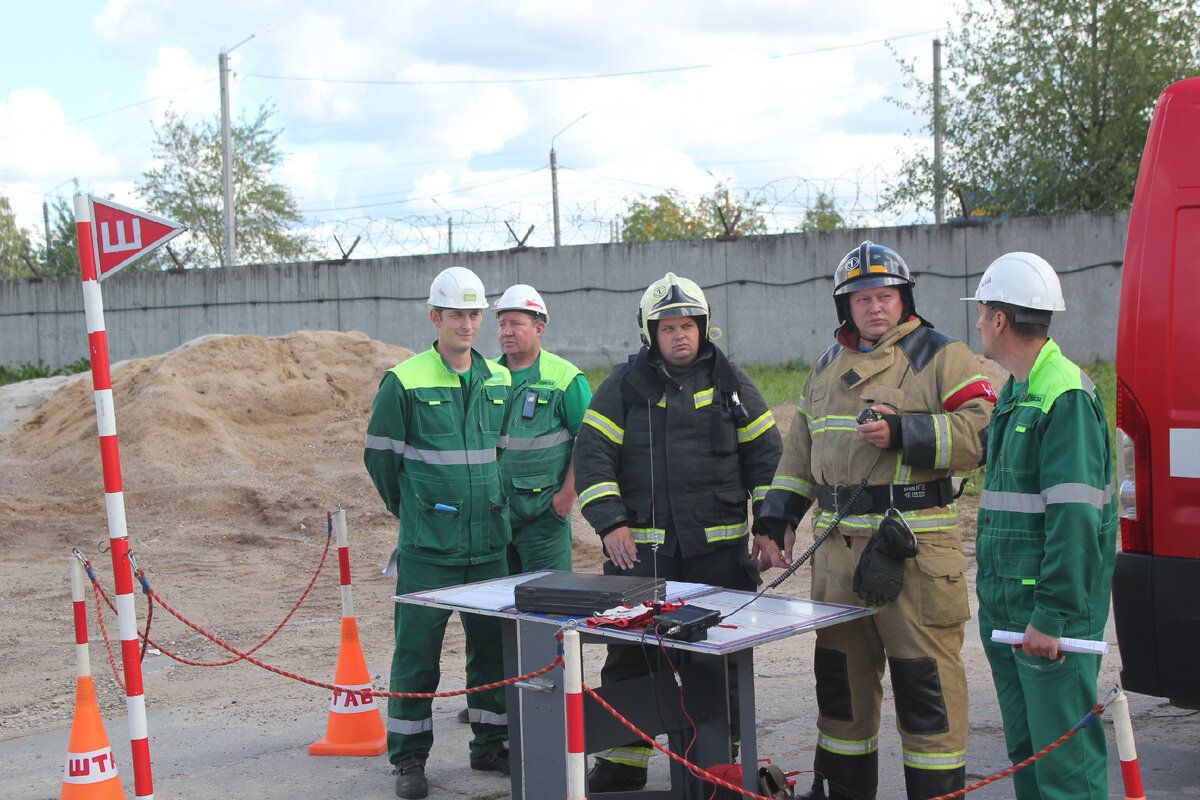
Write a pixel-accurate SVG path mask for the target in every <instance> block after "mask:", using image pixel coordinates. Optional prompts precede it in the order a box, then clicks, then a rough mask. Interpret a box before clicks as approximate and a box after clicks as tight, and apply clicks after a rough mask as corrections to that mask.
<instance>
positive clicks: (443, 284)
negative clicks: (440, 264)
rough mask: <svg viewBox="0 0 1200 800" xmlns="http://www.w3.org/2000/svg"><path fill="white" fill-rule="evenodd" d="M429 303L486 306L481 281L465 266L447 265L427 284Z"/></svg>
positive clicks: (467, 306) (442, 306)
mask: <svg viewBox="0 0 1200 800" xmlns="http://www.w3.org/2000/svg"><path fill="white" fill-rule="evenodd" d="M429 305H431V306H434V307H435V308H487V307H488V302H487V296H486V295H485V293H484V291H483V281H481V280H479V276H478V275H476V274H475V273H474V272H471V270H469V269H467V268H466V267H448V268H447V269H444V270H442V271H441V272H439V273H438V276H437V277H436V278H434V279H433V283H431V284H429Z"/></svg>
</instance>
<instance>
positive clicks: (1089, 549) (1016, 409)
mask: <svg viewBox="0 0 1200 800" xmlns="http://www.w3.org/2000/svg"><path fill="white" fill-rule="evenodd" d="M964 299H967V300H974V301H976V302H977V303H978V309H979V321H978V322H977V323H976V325H975V327H976V328H977V329H978V330H979V333H980V335H981V337H982V340H983V354H984V355H985V356H987V357H988V358H991V359H993V360H994V361H996V362H998V363H999V364H1000V365H1001V366H1003V367H1004V368H1006V369H1008V370H1009V371H1010V372H1011V373H1012V376H1011V377H1009V379H1008V382H1007V383H1005V384H1004V388H1003V389H1002V390H1001V391H1000V399H999V401H998V402H997V403H996V409H995V411H993V412H992V420H991V426H990V430H989V436H988V450H987V453H988V468H987V475H986V477H985V478H984V484H983V492H982V494H980V496H979V524H978V534H977V537H976V540H975V558H976V560H977V561H978V562H979V572H978V576H977V578H976V582H975V586H976V591H977V593H978V594H979V632H980V636H981V638H982V639H983V646H984V647H983V649H984V652H985V653H987V657H988V662H989V663H990V664H991V667H992V679H993V680H994V682H995V684H996V696H997V699H998V700H999V701H1000V712H1001V715H1002V716H1003V718H1004V738H1005V740H1006V741H1007V743H1008V756H1009V758H1010V759H1012V761H1013V763H1014V764H1015V763H1018V762H1020V761H1023V760H1024V759H1026V758H1029V757H1030V756H1031V755H1033V754H1034V753H1036V752H1038V751H1039V750H1041V749H1042V748H1043V747H1045V746H1046V745H1048V744H1050V743H1051V742H1053V741H1054V740H1055V739H1057V738H1058V737H1059V736H1061V735H1063V734H1064V733H1066V732H1067V731H1069V730H1071V729H1072V728H1073V727H1074V726H1075V724H1076V723H1078V722H1079V721H1080V720H1081V719H1083V717H1084V716H1085V715H1086V714H1087V713H1088V711H1090V710H1091V709H1092V707H1093V706H1094V705H1095V704H1096V695H1097V693H1096V681H1097V679H1098V677H1099V673H1100V656H1099V655H1098V654H1094V653H1061V652H1060V651H1059V642H1060V640H1061V639H1062V638H1063V637H1069V638H1073V639H1094V640H1098V639H1103V638H1104V626H1105V623H1106V622H1107V621H1108V601H1109V594H1110V591H1111V581H1112V573H1113V563H1114V561H1115V559H1116V531H1117V498H1116V491H1115V485H1114V478H1113V460H1112V448H1111V446H1110V443H1109V438H1108V421H1107V418H1106V416H1105V414H1104V407H1103V406H1102V405H1101V404H1100V398H1099V396H1098V395H1097V394H1096V387H1095V385H1094V384H1093V383H1092V381H1091V379H1090V378H1089V377H1088V375H1087V373H1085V372H1084V371H1083V370H1081V369H1080V368H1079V367H1078V366H1076V365H1075V364H1073V363H1071V362H1070V361H1068V360H1067V358H1066V357H1065V356H1064V355H1063V354H1062V351H1061V350H1059V348H1058V345H1057V344H1056V343H1055V342H1054V340H1053V339H1051V338H1050V317H1051V315H1052V314H1053V313H1054V312H1056V311H1064V310H1066V304H1065V303H1064V302H1063V296H1062V287H1061V285H1060V284H1059V280H1058V275H1057V274H1055V272H1054V269H1053V268H1052V267H1051V266H1050V265H1049V264H1048V263H1046V261H1045V259H1043V258H1041V257H1040V256H1036V255H1034V254H1033V253H1020V252H1018V253H1007V254H1005V255H1003V256H1001V257H1000V258H998V259H996V260H995V261H993V262H992V264H991V266H989V267H988V268H987V270H986V271H985V272H984V273H983V277H982V278H981V279H980V281H979V288H978V289H976V290H975V296H974V297H969V298H964ZM993 630H1003V631H1014V632H1017V633H1021V634H1024V641H1023V642H1022V644H1021V646H1020V648H1019V649H1016V648H1014V647H1012V646H1011V645H1008V644H1000V643H996V642H993V641H991V636H992V631H993ZM1107 764H1108V758H1107V751H1106V748H1105V743H1104V729H1103V728H1102V727H1101V726H1100V725H1098V724H1092V725H1089V726H1088V727H1086V728H1083V729H1081V730H1080V731H1078V732H1077V733H1076V734H1075V735H1074V736H1073V737H1071V738H1070V739H1068V740H1067V741H1066V742H1065V743H1063V744H1062V745H1061V746H1059V747H1058V748H1057V749H1055V750H1054V751H1053V752H1051V753H1049V754H1048V755H1046V756H1045V757H1043V758H1040V759H1038V760H1037V761H1035V762H1034V763H1033V765H1032V766H1030V767H1027V768H1026V769H1023V770H1020V771H1018V772H1017V773H1016V774H1014V775H1013V788H1014V790H1015V791H1016V796H1017V798H1018V800H1074V799H1075V798H1078V800H1101V799H1102V798H1107V797H1108V796H1109V792H1108V766H1107Z"/></svg>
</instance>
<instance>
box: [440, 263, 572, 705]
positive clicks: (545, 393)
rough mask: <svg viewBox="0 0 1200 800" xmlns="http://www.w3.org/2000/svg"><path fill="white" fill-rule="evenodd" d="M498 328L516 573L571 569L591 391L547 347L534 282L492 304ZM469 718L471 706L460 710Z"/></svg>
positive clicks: (503, 460)
mask: <svg viewBox="0 0 1200 800" xmlns="http://www.w3.org/2000/svg"><path fill="white" fill-rule="evenodd" d="M492 311H493V313H495V315H496V318H497V321H498V322H499V325H500V334H499V338H500V350H501V352H502V355H501V356H500V359H499V360H500V363H501V364H503V365H504V366H506V367H507V368H508V370H509V372H510V373H511V374H512V382H513V400H512V403H511V404H510V405H509V411H508V420H509V421H508V435H507V436H505V437H503V438H502V439H501V441H500V448H501V451H500V473H501V475H502V476H503V480H504V491H505V493H506V494H507V495H508V503H509V512H510V515H511V520H512V543H511V544H509V546H508V569H509V572H510V573H511V574H513V575H518V574H520V573H522V572H534V571H536V570H540V569H558V570H563V571H567V572H569V571H570V570H571V519H570V514H571V506H573V505H574V504H575V498H576V497H577V495H576V494H575V470H574V469H573V466H572V462H571V451H572V449H573V447H574V444H575V435H576V434H578V433H579V426H580V425H581V424H582V422H583V415H584V413H586V412H587V407H588V403H590V402H591V400H592V389H591V387H590V386H588V382H587V378H585V377H584V376H583V373H582V372H580V371H579V368H578V367H576V366H575V365H574V364H572V363H570V362H569V361H567V360H565V359H563V358H560V357H558V356H556V355H554V354H553V353H551V352H549V351H547V350H544V349H543V348H542V334H543V333H544V332H545V330H546V324H547V323H548V322H549V321H550V313H549V311H547V310H546V303H545V301H543V300H542V296H541V295H540V294H538V291H537V290H536V289H534V288H533V287H532V286H529V285H527V284H524V283H518V284H515V285H513V286H510V287H508V290H507V291H505V292H504V294H503V295H502V296H501V297H500V299H499V300H497V301H496V304H495V306H493V308H492ZM458 721H459V722H470V721H471V710H470V709H469V708H464V709H462V710H460V711H459V712H458Z"/></svg>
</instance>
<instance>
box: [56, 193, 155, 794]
mask: <svg viewBox="0 0 1200 800" xmlns="http://www.w3.org/2000/svg"><path fill="white" fill-rule="evenodd" d="M92 228H93V226H92V204H91V199H90V198H89V197H87V196H85V195H76V196H75V234H76V237H77V238H78V241H79V266H80V272H81V275H82V278H83V313H84V316H85V317H86V320H87V335H88V346H89V349H90V352H91V359H92V388H93V390H94V396H95V401H96V427H97V429H98V431H99V435H100V464H101V469H102V471H103V473H104V505H105V508H106V510H107V512H108V538H109V543H110V545H111V552H112V565H113V584H114V587H115V589H116V595H117V622H118V627H119V628H120V632H121V663H122V664H123V665H124V669H125V708H126V711H127V713H128V716H129V746H130V750H131V751H132V761H133V788H134V793H135V795H136V796H137V797H138V798H146V799H147V800H152V798H153V797H154V779H153V776H152V774H151V771H150V739H149V734H148V726H147V724H146V698H145V695H144V693H143V687H142V662H141V658H140V653H139V652H138V636H137V617H136V610H135V608H134V602H133V601H134V595H133V570H132V567H131V565H130V563H129V558H128V555H129V533H128V531H127V530H126V526H125V495H124V492H123V491H122V488H121V456H120V452H119V451H118V448H117V421H116V416H115V414H114V413H113V393H112V375H111V373H110V365H109V359H108V336H107V334H106V332H105V330H104V301H103V298H102V297H101V294H100V281H99V278H98V276H97V272H96V249H95V241H94V239H93V238H92Z"/></svg>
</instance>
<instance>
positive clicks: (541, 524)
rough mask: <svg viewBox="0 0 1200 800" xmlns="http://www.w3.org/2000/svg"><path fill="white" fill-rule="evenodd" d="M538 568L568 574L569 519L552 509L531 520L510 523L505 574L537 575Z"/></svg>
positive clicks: (569, 568)
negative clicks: (527, 573)
mask: <svg viewBox="0 0 1200 800" xmlns="http://www.w3.org/2000/svg"><path fill="white" fill-rule="evenodd" d="M540 569H558V570H562V571H563V572H570V571H571V517H570V515H567V518H566V519H563V518H562V517H560V516H559V515H558V514H557V513H556V512H555V511H554V507H553V506H551V507H550V508H547V509H546V510H545V511H543V512H542V513H541V514H540V515H539V516H537V517H535V518H534V519H531V520H525V521H518V520H517V519H516V518H515V517H514V519H513V521H512V541H511V542H510V543H509V545H508V572H509V574H510V575H519V574H521V573H522V572H536V571H537V570H540Z"/></svg>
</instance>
